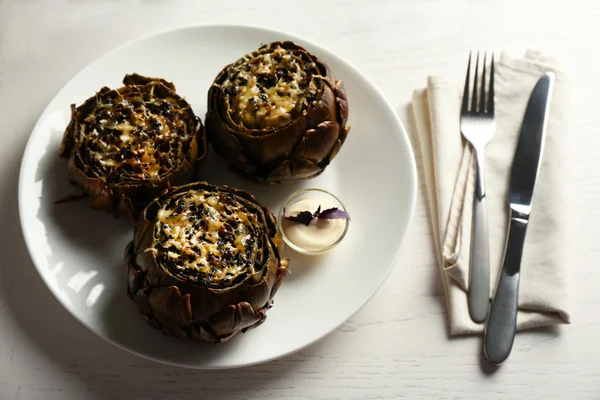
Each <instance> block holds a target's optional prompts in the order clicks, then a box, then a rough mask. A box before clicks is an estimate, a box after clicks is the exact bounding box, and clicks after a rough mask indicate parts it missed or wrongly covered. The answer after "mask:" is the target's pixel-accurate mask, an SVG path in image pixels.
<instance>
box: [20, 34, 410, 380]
mask: <svg viewBox="0 0 600 400" xmlns="http://www.w3.org/2000/svg"><path fill="white" fill-rule="evenodd" d="M276 40H294V41H296V42H298V43H299V44H301V45H303V46H305V47H306V48H307V49H309V50H310V51H313V52H314V53H315V54H317V55H318V56H320V57H321V58H322V59H323V60H324V61H325V62H327V63H328V64H329V66H330V67H331V70H332V71H333V73H334V74H335V76H336V77H337V78H338V79H342V80H343V81H344V82H345V85H346V89H347V92H348V100H349V105H350V125H351V126H352V130H351V131H350V135H349V136H348V139H347V141H346V143H345V144H344V146H343V148H342V150H341V151H340V153H339V154H338V156H337V157H336V158H335V159H334V160H333V162H332V164H331V165H330V166H329V167H328V168H327V170H326V171H325V173H323V174H322V175H321V176H320V177H318V178H315V179H312V180H309V181H305V182H300V183H291V184H282V185H278V186H259V185H255V184H251V183H248V182H245V181H243V180H241V179H240V178H238V177H237V176H235V175H234V174H233V173H231V172H229V171H228V170H227V168H226V164H225V163H224V162H223V161H222V160H221V159H219V158H218V157H217V156H215V155H214V154H212V153H211V154H210V156H209V159H208V161H207V164H205V167H204V168H203V170H202V171H201V173H200V175H201V176H200V178H201V179H204V180H208V181H209V182H211V183H215V184H229V185H233V186H237V187H240V188H243V189H246V190H249V191H250V192H252V193H254V194H255V195H256V196H257V198H258V199H259V200H260V201H262V202H264V203H265V204H266V205H268V206H269V207H271V209H272V210H274V211H275V212H276V211H277V209H278V208H279V206H280V205H281V202H282V201H283V200H284V199H285V198H286V197H287V196H288V195H289V194H291V193H292V192H293V191H295V190H298V189H300V188H305V187H317V188H323V189H326V190H328V191H330V192H332V193H334V194H336V195H337V196H339V197H340V198H341V199H342V200H343V201H344V203H345V204H346V206H347V208H348V210H349V212H350V214H351V217H352V223H351V225H350V230H349V232H348V235H347V236H346V238H345V240H344V241H343V242H342V243H341V244H340V245H339V246H338V247H336V248H335V249H334V250H333V251H331V252H330V253H328V254H327V255H324V256H319V257H310V256H302V255H299V254H294V253H293V252H292V251H291V250H287V251H286V253H287V254H286V255H287V256H289V257H290V258H291V272H292V273H291V274H290V275H288V277H287V278H286V281H285V282H284V284H283V286H282V287H281V289H280V290H279V292H278V293H277V296H276V297H275V305H274V307H273V308H272V309H270V310H269V312H268V318H267V321H266V322H265V323H264V324H263V325H262V326H260V327H259V328H257V329H254V330H251V331H248V332H247V333H245V334H243V335H238V336H237V337H236V338H235V339H234V340H232V341H230V342H228V343H226V344H224V345H218V346H217V345H203V344H196V343H191V342H187V341H180V340H177V339H173V338H171V337H168V336H165V335H163V334H162V333H160V332H158V331H156V330H154V329H152V328H151V327H150V326H148V325H146V323H145V322H143V320H142V319H141V317H140V316H139V315H138V313H137V309H136V307H135V305H134V304H133V302H132V301H131V300H129V298H128V297H127V296H126V295H125V288H126V281H125V275H124V267H123V249H124V248H125V245H126V244H127V243H128V242H129V241H130V240H131V237H132V232H131V227H130V225H129V224H128V222H127V221H124V220H116V219H114V218H112V217H111V216H109V215H108V214H105V213H103V212H100V211H96V210H93V209H91V208H89V207H88V206H87V204H86V202H85V201H83V202H79V203H68V204H53V202H54V201H55V200H58V199H61V198H63V197H65V195H68V194H72V193H78V190H77V188H75V187H73V186H70V185H69V184H68V182H67V174H66V173H67V163H66V161H65V160H62V159H59V158H58V157H57V149H58V146H59V143H60V141H61V138H62V133H63V131H64V128H65V127H66V125H67V123H68V121H69V117H70V111H69V105H70V104H71V103H76V104H81V103H82V102H83V101H84V100H85V99H86V98H88V97H89V96H90V95H92V94H93V93H94V92H95V91H97V90H98V89H100V87H102V86H104V85H106V86H109V87H112V88H116V87H119V86H121V79H122V78H123V76H124V75H125V74H126V73H130V72H138V73H140V74H143V75H149V76H156V77H162V78H165V79H167V80H169V81H172V82H174V83H175V86H176V87H177V91H178V93H179V94H181V95H183V96H185V97H186V98H187V100H188V101H189V102H190V104H191V105H192V107H193V109H194V111H195V112H196V114H197V115H198V116H201V117H202V118H203V119H204V114H205V111H206V95H207V91H208V88H209V86H210V84H211V83H212V81H213V79H214V78H215V76H216V74H217V73H218V72H219V71H220V70H221V69H222V68H223V67H224V66H225V65H226V64H229V63H231V62H232V61H234V60H236V59H238V58H239V57H241V56H242V55H244V54H246V53H248V52H250V51H252V50H254V49H256V48H257V47H259V46H260V45H261V43H268V42H271V41H276ZM415 171H416V170H415V164H414V158H413V153H412V150H411V147H410V143H409V140H408V138H407V135H406V133H405V131H404V128H403V126H402V123H401V122H400V120H399V118H398V116H397V115H396V113H395V111H394V109H393V108H392V107H391V106H390V104H389V103H388V102H387V101H386V100H385V98H384V97H383V96H382V94H381V93H380V92H379V91H378V90H377V89H376V88H375V87H374V86H373V85H372V84H371V83H369V81H368V80H367V79H366V78H365V77H364V76H362V75H361V74H360V73H359V72H358V71H357V70H356V69H355V68H354V67H352V66H351V65H350V64H348V63H347V62H346V61H344V60H342V59H341V58H339V57H338V56H336V55H334V54H332V53H331V52H329V51H327V50H325V49H323V48H321V47H319V46H317V45H315V44H313V43H310V42H308V41H306V40H302V39H300V38H297V37H294V36H291V35H288V34H285V33H281V32H275V31H272V30H267V29H262V28H256V27H244V26H194V27H185V28H181V29H176V30H171V31H167V32H162V33H158V34H155V35H151V36H148V37H144V38H141V39H138V40H135V41H133V42H130V43H128V44H125V45H123V46H121V47H119V48H117V49H115V50H113V51H111V52H109V53H107V54H105V55H104V56H102V57H100V58H99V59H98V60H96V61H94V62H93V63H92V64H90V65H89V66H88V67H86V68H85V69H83V70H82V71H81V72H80V73H78V74H77V75H76V76H75V77H74V78H73V79H72V80H71V81H70V82H69V83H67V84H66V85H65V86H64V87H63V88H62V89H61V90H60V92H59V93H58V94H57V95H56V96H55V97H54V99H53V100H52V101H51V102H50V104H48V107H47V108H46V110H45V111H44V112H43V114H42V115H41V117H40V119H39V121H38V122H37V124H36V126H35V128H34V130H33V133H32V134H31V137H30V139H29V143H28V144H27V149H26V151H25V154H24V157H23V162H22V165H21V171H20V178H19V211H20V218H21V223H22V226H23V232H24V236H25V241H26V242H27V247H28V249H29V252H30V254H31V257H32V259H33V262H34V264H35V266H36V267H37V269H38V271H39V273H40V275H41V276H42V279H43V280H44V282H46V284H47V285H48V288H49V289H50V290H51V291H52V293H54V295H55V296H56V298H57V299H58V300H59V301H60V302H61V304H62V305H63V306H64V307H65V308H66V309H67V310H69V312H71V313H72V314H73V316H74V317H75V318H77V319H78V320H79V321H81V323H82V324H84V325H85V326H87V327H88V328H89V329H90V330H92V331H93V332H95V333H96V334H98V335H99V336H101V337H102V338H104V339H106V340H108V341H110V342H111V343H113V344H115V345H117V346H119V347H121V348H123V349H125V350H128V351H130V352H133V353H135V354H138V355H140V356H142V357H146V358H149V359H153V360H157V361H161V362H164V363H169V364H174V365H180V366H186V367H193V368H203V369H215V368H230V367H237V366H245V365H251V364H257V363H261V362H265V361H268V360H272V359H275V358H278V357H282V356H285V355H287V354H290V353H292V352H294V351H297V350H299V349H301V348H303V347H305V346H308V345H309V344H311V343H313V342H315V341H317V340H319V339H320V338H322V337H324V336H325V335H327V334H328V333H330V332H331V331H333V330H334V329H335V328H336V327H338V326H339V325H341V324H342V323H343V322H344V321H346V320H347V319H348V318H350V317H351V316H352V315H353V314H354V313H356V312H357V311H358V310H359V309H360V308H361V307H362V306H363V305H364V304H365V303H366V302H367V301H368V300H369V299H370V298H371V297H372V296H373V295H374V294H375V292H376V291H377V289H378V288H379V287H380V286H381V284H382V283H383V282H384V280H385V279H386V277H387V276H388V274H389V273H390V271H391V270H392V268H393V267H394V265H396V263H397V261H398V255H399V251H400V245H401V244H402V241H403V239H404V237H405V235H406V232H407V230H408V227H409V224H410V221H411V218H412V214H413V210H414V204H415V197H416V194H415V193H416V172H415Z"/></svg>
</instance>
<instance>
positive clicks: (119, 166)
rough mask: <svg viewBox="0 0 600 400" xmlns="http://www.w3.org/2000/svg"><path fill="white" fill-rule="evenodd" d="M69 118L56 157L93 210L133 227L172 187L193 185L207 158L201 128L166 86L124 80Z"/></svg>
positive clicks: (141, 78)
mask: <svg viewBox="0 0 600 400" xmlns="http://www.w3.org/2000/svg"><path fill="white" fill-rule="evenodd" d="M123 83H124V85H125V86H124V87H121V88H119V89H112V90H111V89H109V88H108V87H103V88H102V89H100V91H99V92H98V93H96V95H95V96H93V97H90V98H89V99H88V100H86V101H85V102H84V103H83V104H82V105H81V106H79V107H75V105H74V104H73V105H72V106H71V111H72V116H71V121H70V123H69V125H68V126H67V128H66V130H65V133H64V137H63V140H62V143H61V145H60V149H59V156H60V157H63V158H68V159H69V164H68V174H69V180H70V181H71V182H72V183H74V184H76V185H78V186H79V187H80V188H81V189H82V191H83V192H84V193H85V194H87V195H89V196H91V197H92V199H93V200H92V202H91V206H92V207H94V208H97V209H103V210H108V211H111V212H113V214H115V215H117V214H124V215H126V216H128V217H129V218H130V219H132V220H135V218H136V217H137V215H138V214H139V212H140V211H141V210H142V209H143V208H144V207H145V206H146V205H147V204H148V203H149V202H150V201H151V200H152V199H154V198H155V197H156V196H158V195H159V194H160V193H162V192H163V191H164V190H165V188H167V187H169V186H175V185H181V184H184V183H188V182H190V181H192V180H193V179H194V178H195V175H196V172H197V170H198V168H200V166H201V165H202V162H203V161H204V159H205V157H206V153H207V143H206V135H205V132H204V126H203V125H202V122H201V121H200V119H199V118H198V117H196V115H194V112H193V111H192V109H191V107H190V105H189V104H188V103H187V101H185V100H184V99H183V98H182V97H180V96H179V95H178V94H177V93H176V92H175V86H174V85H173V84H172V83H171V82H167V81H165V80H164V79H158V78H148V77H144V76H141V75H137V74H132V75H126V76H125V78H124V79H123Z"/></svg>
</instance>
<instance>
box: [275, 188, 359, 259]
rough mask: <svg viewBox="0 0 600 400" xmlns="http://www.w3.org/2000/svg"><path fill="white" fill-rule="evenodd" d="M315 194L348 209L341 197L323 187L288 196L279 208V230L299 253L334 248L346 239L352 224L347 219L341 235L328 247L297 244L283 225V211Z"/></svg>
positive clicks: (311, 253)
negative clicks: (307, 246)
mask: <svg viewBox="0 0 600 400" xmlns="http://www.w3.org/2000/svg"><path fill="white" fill-rule="evenodd" d="M313 196H315V197H321V198H324V199H327V200H329V202H331V203H332V204H333V205H334V206H335V207H337V208H338V209H340V210H343V211H346V212H347V211H348V210H347V209H346V207H345V206H344V204H343V203H342V202H341V200H340V199H338V198H337V197H335V196H334V195H333V194H331V193H329V192H328V191H326V190H323V189H303V190H299V191H297V192H294V193H292V195H290V197H288V198H287V200H286V201H285V202H284V203H283V206H282V207H281V208H280V209H279V214H278V215H277V224H278V226H279V230H280V231H281V235H282V236H283V240H284V242H285V244H286V245H288V246H289V247H291V248H292V249H294V250H295V251H297V252H298V253H302V254H306V255H317V254H322V253H324V252H326V251H328V250H331V249H333V248H334V247H335V246H337V245H338V244H339V243H340V242H341V241H342V240H343V239H344V237H345V236H346V233H347V232H348V227H349V226H350V219H346V220H345V222H346V225H345V227H344V230H343V231H342V233H341V235H340V237H339V238H338V239H337V240H336V241H335V242H333V243H332V244H330V245H328V246H326V247H323V248H319V249H312V248H311V249H307V248H304V247H301V246H299V245H297V244H295V243H294V242H292V241H291V240H290V239H289V238H288V237H287V235H286V234H285V229H284V227H283V211H284V210H285V209H289V206H290V205H292V204H294V203H296V202H298V201H299V200H301V199H303V198H306V197H313ZM310 211H313V212H314V210H310Z"/></svg>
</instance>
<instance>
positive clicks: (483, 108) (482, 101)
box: [479, 52, 487, 113]
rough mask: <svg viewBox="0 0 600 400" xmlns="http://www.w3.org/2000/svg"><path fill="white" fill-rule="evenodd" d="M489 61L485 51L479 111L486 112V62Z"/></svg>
mask: <svg viewBox="0 0 600 400" xmlns="http://www.w3.org/2000/svg"><path fill="white" fill-rule="evenodd" d="M486 61H487V52H484V53H483V70H482V72H481V89H480V91H479V111H480V112H482V113H484V112H486V110H487V108H486V102H485V63H486Z"/></svg>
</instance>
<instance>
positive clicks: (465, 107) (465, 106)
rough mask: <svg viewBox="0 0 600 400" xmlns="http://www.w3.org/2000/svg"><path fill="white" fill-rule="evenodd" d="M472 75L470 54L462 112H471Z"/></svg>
mask: <svg viewBox="0 0 600 400" xmlns="http://www.w3.org/2000/svg"><path fill="white" fill-rule="evenodd" d="M470 74H471V52H469V63H468V64H467V79H466V81H465V91H464V93H463V102H462V109H461V112H463V113H466V112H467V111H469V78H470Z"/></svg>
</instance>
